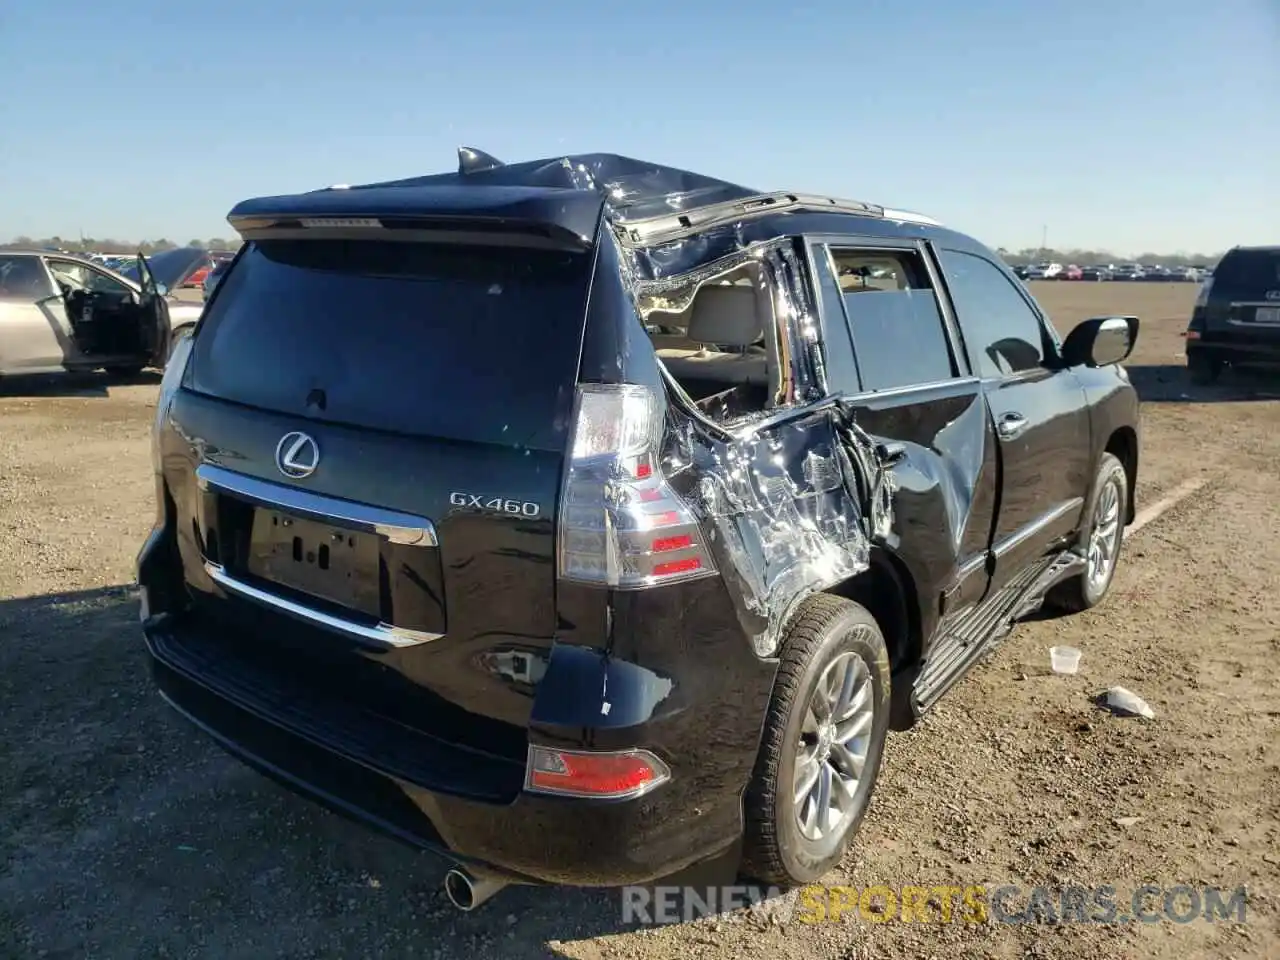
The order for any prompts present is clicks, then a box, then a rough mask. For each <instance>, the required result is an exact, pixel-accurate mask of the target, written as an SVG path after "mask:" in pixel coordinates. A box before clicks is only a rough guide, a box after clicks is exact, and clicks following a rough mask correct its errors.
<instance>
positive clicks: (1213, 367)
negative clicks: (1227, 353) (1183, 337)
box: [1187, 353, 1222, 387]
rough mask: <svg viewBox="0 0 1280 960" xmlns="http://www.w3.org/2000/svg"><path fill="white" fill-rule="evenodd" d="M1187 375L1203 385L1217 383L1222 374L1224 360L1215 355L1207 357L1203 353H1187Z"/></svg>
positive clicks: (1195, 382)
mask: <svg viewBox="0 0 1280 960" xmlns="http://www.w3.org/2000/svg"><path fill="white" fill-rule="evenodd" d="M1187 376H1189V377H1190V378H1191V382H1192V383H1194V384H1196V385H1198V386H1202V387H1207V386H1208V385H1209V384H1211V383H1216V382H1217V380H1218V378H1219V377H1220V376H1222V361H1221V360H1218V359H1217V358H1215V357H1207V356H1205V355H1204V354H1202V353H1189V354H1187Z"/></svg>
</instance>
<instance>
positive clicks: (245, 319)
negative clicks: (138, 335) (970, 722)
mask: <svg viewBox="0 0 1280 960" xmlns="http://www.w3.org/2000/svg"><path fill="white" fill-rule="evenodd" d="M229 220H230V222H231V223H232V225H233V226H234V227H235V228H236V229H237V231H238V232H239V233H240V234H241V236H242V237H243V238H244V240H245V248H244V249H243V250H242V252H241V254H240V255H239V256H238V258H237V259H236V261H235V263H234V265H233V266H232V267H231V269H230V270H229V271H228V272H227V274H226V277H225V279H223V280H222V281H221V283H220V285H219V288H218V291H217V294H216V296H214V297H213V298H211V300H210V302H209V304H208V307H207V309H206V311H205V313H204V316H203V318H202V319H201V322H200V324H199V326H198V327H197V329H196V331H195V333H194V334H193V335H192V336H191V337H189V338H186V339H184V340H182V341H181V342H180V343H179V346H178V348H177V352H176V353H175V357H174V359H173V361H171V363H170V365H169V367H168V369H167V371H166V375H165V380H164V383H163V385H162V387H161V397H160V402H159V408H158V411H157V419H156V425H155V442H154V466H155V474H156V488H157V504H158V512H157V520H156V524H155V528H154V530H153V531H152V533H151V535H150V536H149V538H148V540H147V542H146V544H145V545H144V547H143V549H142V551H141V553H140V555H139V559H138V579H139V584H140V587H141V595H142V612H141V615H142V621H143V627H144V632H145V636H146V642H147V645H148V648H149V650H150V652H151V654H152V660H153V665H154V670H155V676H156V680H157V683H158V685H159V687H160V690H161V691H162V693H163V695H164V696H165V698H166V699H167V700H168V701H169V702H170V703H171V704H172V705H173V706H174V707H176V708H177V709H178V710H179V711H180V712H181V713H183V714H185V715H186V716H187V717H189V718H190V719H192V720H193V721H195V723H196V724H198V725H199V726H200V727H202V728H203V729H204V730H205V731H207V732H208V733H209V734H211V735H212V736H213V737H214V738H216V739H217V740H218V741H219V742H220V743H221V744H222V745H223V746H224V747H226V748H227V749H229V750H231V751H232V752H233V753H235V754H237V755H239V756H241V757H242V758H244V759H245V760H246V761H248V762H249V763H251V764H253V765H255V766H256V767H258V768H259V769H261V770H263V771H265V772H266V773H268V774H269V775H271V776H274V777H275V778H277V779H279V780H281V781H283V782H285V783H286V784H288V785H290V786H291V787H292V788H294V789H296V790H298V791H299V792H301V793H303V794H305V795H308V796H311V797H312V798H315V799H317V800H320V801H322V802H324V803H326V804H328V805H329V806H331V807H333V808H335V809H338V810H340V811H344V812H346V813H348V814H351V815H353V816H355V817H357V818H359V819H361V820H362V821H364V822H366V823H369V824H371V825H374V826H377V827H380V828H381V829H384V830H387V831H389V832H391V833H393V834H394V835H396V836H398V837H400V838H401V839H403V840H406V841H408V842H410V843H412V844H415V845H418V846H421V847H425V848H429V849H433V850H436V851H439V852H442V853H444V854H445V855H446V856H448V857H449V858H451V859H452V860H454V861H456V862H458V863H459V864H462V865H464V866H465V868H466V872H465V873H455V874H451V878H452V879H451V882H452V883H453V887H452V888H451V895H452V896H454V897H455V900H456V901H457V902H459V903H462V904H464V905H473V904H474V903H476V902H478V900H480V899H483V897H484V896H486V895H487V893H486V892H485V891H492V890H494V889H497V888H498V887H500V886H501V885H502V884H504V883H507V882H549V883H565V884H580V885H618V884H629V883H646V882H652V881H656V880H659V879H663V878H670V877H673V876H675V875H677V874H680V873H682V872H684V871H688V870H693V869H695V868H697V869H711V868H714V869H716V870H719V869H721V868H723V869H724V870H725V871H726V873H729V874H731V873H732V872H735V871H738V870H739V869H741V870H742V871H744V872H745V873H746V874H748V875H750V876H752V877H754V878H756V879H759V880H762V881H766V882H769V883H779V884H785V885H791V884H798V883H806V882H810V881H812V880H815V879H816V878H818V877H820V876H822V875H823V874H824V873H825V872H826V871H827V870H829V869H830V868H831V867H832V866H833V865H834V864H835V863H836V862H837V861H838V860H839V858H840V856H841V855H842V853H843V851H844V850H845V848H846V846H847V844H848V842H849V840H850V838H851V836H852V835H853V833H854V832H855V831H856V828H857V825H858V823H859V821H860V820H861V818H862V815H863V813H864V811H865V810H866V807H867V802H868V799H869V797H870V793H871V789H872V785H873V783H874V781H875V778H876V774H877V771H878V769H879V766H880V762H881V752H882V748H883V744H884V741H885V737H886V734H887V731H888V730H889V728H890V727H891V726H894V727H903V726H906V725H909V724H910V723H911V722H912V721H913V720H914V719H915V718H916V717H917V716H918V715H919V714H920V713H922V712H923V711H924V710H926V709H928V707H929V706H931V705H932V704H933V703H934V702H935V701H936V699H937V698H938V697H939V696H940V695H941V694H942V693H943V692H944V691H945V690H946V689H947V688H948V687H949V686H950V685H951V683H953V682H954V681H955V680H956V679H957V678H958V677H960V676H961V675H962V674H963V673H964V672H965V670H966V669H967V668H968V667H969V666H971V665H972V664H973V663H975V662H976V661H977V660H978V659H980V658H981V656H982V655H983V654H984V653H985V652H987V651H988V650H989V649H990V648H991V645H992V644H993V643H994V642H995V641H996V640H998V639H999V638H1000V637H1001V636H1002V635H1003V634H1005V633H1006V632H1007V631H1008V629H1009V628H1010V626H1011V625H1012V623H1013V622H1014V621H1015V620H1016V619H1017V618H1018V617H1019V616H1021V615H1023V614H1024V613H1026V612H1027V611H1029V610H1030V609H1032V608H1034V607H1036V606H1038V605H1040V604H1041V602H1042V601H1044V600H1045V599H1046V598H1047V599H1048V600H1049V601H1051V602H1053V603H1055V604H1056V605H1057V606H1059V607H1062V608H1066V609H1083V608H1085V607H1088V606H1092V605H1093V604H1095V603H1097V602H1098V601H1099V600H1101V599H1102V596H1103V595H1104V594H1105V592H1106V590H1107V587H1108V585H1109V584H1110V581H1111V577H1112V575H1113V574H1114V571H1115V564H1116V559H1117V556H1118V552H1119V548H1120V544H1121V539H1122V537H1121V534H1122V531H1123V526H1124V524H1125V523H1127V522H1129V521H1130V520H1131V519H1132V516H1133V497H1132V494H1133V489H1134V481H1135V478H1136V472H1137V465H1138V435H1137V399H1136V396H1135V395H1134V392H1133V390H1132V388H1131V387H1130V386H1129V383H1128V380H1127V378H1126V376H1125V375H1124V372H1123V370H1122V369H1121V368H1120V367H1119V366H1118V365H1117V364H1118V362H1119V361H1120V360H1122V359H1124V358H1125V357H1126V356H1127V355H1128V353H1129V351H1130V350H1131V349H1132V346H1133V342H1134V339H1135V337H1136V334H1137V320H1136V318H1132V317H1100V318H1097V319H1096V320H1091V321H1087V322H1085V323H1084V324H1081V325H1080V326H1079V327H1078V328H1077V329H1076V330H1075V331H1073V333H1072V334H1071V336H1069V337H1067V338H1066V339H1065V341H1060V340H1059V338H1058V336H1057V335H1056V334H1055V333H1054V331H1053V328H1052V326H1051V325H1050V324H1049V323H1048V322H1047V320H1046V318H1044V317H1043V316H1042V315H1041V313H1040V311H1039V310H1038V308H1037V307H1036V305H1035V302H1034V300H1032V299H1031V298H1030V296H1029V294H1027V293H1026V291H1025V289H1024V288H1023V287H1022V285H1021V284H1020V283H1019V282H1018V281H1017V280H1016V278H1014V277H1013V275H1012V274H1011V273H1009V271H1008V268H1007V267H1005V266H1004V265H1003V263H1002V262H1001V261H1000V260H999V258H998V257H996V256H995V255H994V254H993V253H991V252H990V251H989V250H987V248H985V247H983V246H981V245H980V244H978V243H976V242H975V241H973V240H971V239H970V238H968V237H965V236H963V235H961V234H958V233H955V232H953V231H950V230H947V229H944V228H943V227H941V226H939V225H937V224H936V223H934V222H933V221H931V220H929V219H928V218H925V217H920V216H915V215H911V214H907V213H904V212H900V211H894V210H888V209H884V208H882V207H879V206H876V205H873V204H869V203H857V202H849V201H838V200H831V199H828V198H822V197H811V196H804V195H798V194H787V193H772V194H762V193H760V192H758V191H755V190H751V189H748V188H744V187H740V186H737V185H734V184H730V183H726V182H723V181H719V180H714V179H712V178H709V177H704V176H700V175H697V174H693V173H689V172H687V171H682V170H676V169H672V168H669V167H663V166H660V165H656V164H652V163H646V162H641V161H636V160H631V159H628V158H623V157H618V156H613V155H605V154H593V155H586V156H577V157H568V158H555V159H551V160H542V161H533V162H527V163H520V164H510V165H504V164H502V163H499V162H498V161H497V160H495V159H493V158H492V157H489V156H488V155H486V154H483V153H480V152H479V151H472V150H463V151H461V152H460V157H459V167H458V170H457V172H456V173H448V174H440V175H434V176H427V177H420V178H414V179H409V180H402V181H393V182H387V183H380V184H373V185H368V186H360V187H351V188H332V189H327V190H320V191H315V192H311V193H303V194H298V195H293V196H282V197H269V198H261V199H257V200H251V201H246V202H244V203H241V204H240V205H238V206H237V207H236V208H235V209H234V210H233V211H232V212H231V214H230V216H229Z"/></svg>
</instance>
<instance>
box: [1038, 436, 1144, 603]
mask: <svg viewBox="0 0 1280 960" xmlns="http://www.w3.org/2000/svg"><path fill="white" fill-rule="evenodd" d="M1108 491H1111V493H1110V494H1109V493H1108ZM1128 515H1129V475H1128V474H1127V473H1125V469H1124V464H1122V463H1121V462H1120V460H1119V459H1118V458H1117V457H1116V456H1115V455H1114V454H1110V453H1104V454H1103V455H1102V459H1101V461H1099V463H1098V472H1097V474H1096V475H1095V477H1094V480H1093V490H1092V491H1091V492H1090V494H1089V503H1088V508H1087V511H1086V513H1085V517H1087V518H1088V524H1087V526H1086V527H1085V529H1084V530H1082V531H1081V534H1080V540H1079V542H1078V543H1077V548H1078V549H1080V550H1081V551H1082V552H1083V553H1084V555H1085V558H1086V562H1087V563H1088V564H1089V566H1088V568H1087V569H1086V570H1085V571H1084V572H1083V573H1081V574H1079V575H1077V576H1074V577H1072V578H1071V579H1070V580H1064V581H1063V582H1062V583H1060V584H1058V585H1057V586H1056V587H1054V588H1053V589H1052V590H1051V591H1049V594H1048V596H1047V597H1045V603H1046V604H1047V605H1048V606H1050V607H1053V608H1054V609H1056V610H1058V611H1060V612H1062V613H1080V612H1082V611H1084V610H1089V609H1091V608H1093V607H1096V606H1097V605H1098V604H1099V603H1101V602H1102V598H1103V597H1105V596H1106V595H1107V590H1109V589H1110V587H1111V581H1112V580H1113V579H1115V575H1116V567H1118V566H1119V564H1120V550H1121V547H1122V546H1123V545H1124V525H1125V518H1126V517H1127V516H1128ZM1112 523H1114V524H1115V526H1114V529H1112V528H1111V524H1112ZM1100 527H1105V528H1106V531H1105V532H1102V533H1099V537H1100V538H1101V539H1100V541H1099V543H1097V544H1095V533H1096V532H1098V531H1099V528H1100ZM1106 543H1109V544H1110V552H1109V553H1108V554H1107V557H1108V559H1107V561H1106V568H1105V570H1100V569H1097V568H1095V566H1094V559H1093V558H1094V556H1095V554H1094V550H1095V548H1097V547H1099V546H1105V545H1106Z"/></svg>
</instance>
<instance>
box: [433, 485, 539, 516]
mask: <svg viewBox="0 0 1280 960" xmlns="http://www.w3.org/2000/svg"><path fill="white" fill-rule="evenodd" d="M449 502H450V503H451V504H453V505H454V506H455V507H469V508H470V509H472V510H487V511H488V512H490V513H506V514H510V515H511V516H515V517H530V518H532V517H536V516H537V515H538V514H539V513H541V512H542V507H540V506H538V504H536V503H533V502H532V501H530V500H508V499H506V498H504V497H486V496H485V495H484V494H480V493H461V492H459V491H457V490H455V491H454V492H453V493H451V494H449Z"/></svg>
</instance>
